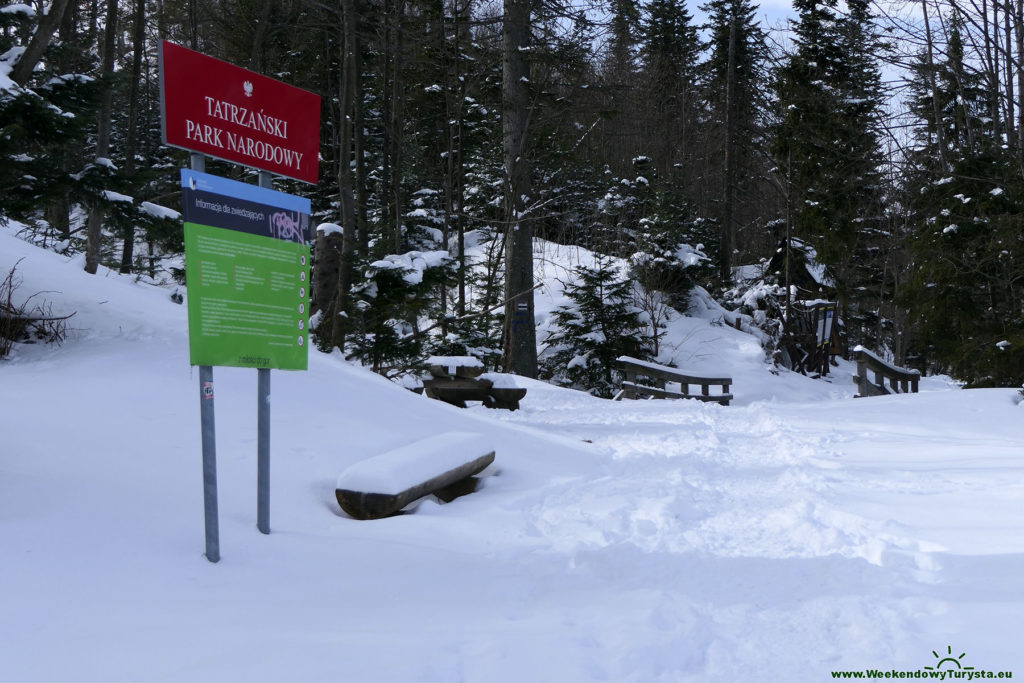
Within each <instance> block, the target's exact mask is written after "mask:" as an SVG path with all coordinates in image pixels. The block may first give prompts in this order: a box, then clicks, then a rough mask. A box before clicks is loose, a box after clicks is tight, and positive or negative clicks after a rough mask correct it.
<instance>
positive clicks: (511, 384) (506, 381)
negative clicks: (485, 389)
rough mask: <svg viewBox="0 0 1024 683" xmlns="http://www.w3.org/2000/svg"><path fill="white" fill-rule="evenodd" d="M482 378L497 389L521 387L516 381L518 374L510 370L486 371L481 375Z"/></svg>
mask: <svg viewBox="0 0 1024 683" xmlns="http://www.w3.org/2000/svg"><path fill="white" fill-rule="evenodd" d="M480 379H485V380H487V381H488V382H490V383H491V386H492V387H493V388H495V389H519V388H520V387H519V383H518V382H517V381H516V376H515V375H513V374H511V373H508V372H485V373H483V374H482V375H480Z"/></svg>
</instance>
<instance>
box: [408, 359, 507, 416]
mask: <svg viewBox="0 0 1024 683" xmlns="http://www.w3.org/2000/svg"><path fill="white" fill-rule="evenodd" d="M427 369H428V370H429V371H430V374H431V379H426V380H423V391H424V393H425V394H426V395H427V396H428V397H429V398H436V399H437V400H439V401H444V402H445V403H449V404H451V405H453V406H458V407H459V408H465V407H466V401H480V402H482V403H483V404H484V405H485V406H486V407H488V408H504V409H506V410H518V409H519V401H520V400H522V398H523V397H524V396H526V389H522V388H520V387H516V386H512V385H514V381H512V380H510V379H509V378H511V375H507V376H506V375H498V374H490V375H489V376H484V377H481V375H483V374H484V366H483V364H482V363H481V362H480V361H479V360H478V359H476V358H469V357H461V356H433V357H431V358H429V359H428V360H427Z"/></svg>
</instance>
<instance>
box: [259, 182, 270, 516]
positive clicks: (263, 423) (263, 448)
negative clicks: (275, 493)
mask: <svg viewBox="0 0 1024 683" xmlns="http://www.w3.org/2000/svg"><path fill="white" fill-rule="evenodd" d="M259 185H260V187H265V188H268V189H273V187H274V176H273V175H272V174H270V173H267V172H266V171H260V174H259ZM256 372H257V380H256V384H257V386H256V402H257V406H256V528H257V529H259V530H260V532H261V533H264V534H269V533H270V368H259V369H258V370H257V371H256Z"/></svg>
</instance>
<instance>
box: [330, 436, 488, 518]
mask: <svg viewBox="0 0 1024 683" xmlns="http://www.w3.org/2000/svg"><path fill="white" fill-rule="evenodd" d="M493 462H494V451H493V450H490V449H489V448H488V447H487V446H486V445H483V442H482V437H480V435H478V434H468V433H463V432H448V433H445V434H438V435H435V436H433V437H429V438H427V439H423V440H422V441H418V442H416V443H413V444H410V445H408V446H405V447H402V448H397V449H395V450H392V451H388V452H386V453H382V454H380V455H377V456H374V457H372V458H368V459H367V460H363V461H360V462H357V463H355V464H354V465H352V466H351V467H349V468H348V469H347V470H345V472H343V473H342V474H341V476H340V477H338V483H337V485H336V487H335V490H334V494H335V498H337V500H338V505H340V506H341V509H342V510H344V511H345V512H346V513H347V514H348V515H349V516H350V517H352V518H353V519H381V518H384V517H390V516H392V515H395V514H398V513H399V512H400V511H401V510H402V508H404V507H405V506H407V505H408V504H409V503H412V502H413V501H416V500H419V499H420V498H423V497H425V496H429V495H432V494H433V495H435V496H437V497H438V498H440V499H441V500H443V501H445V502H450V501H451V500H453V499H455V498H457V497H459V496H462V495H465V494H467V493H472V492H473V491H474V490H475V489H476V483H477V478H476V477H475V476H474V475H476V474H479V473H480V472H482V471H483V470H484V469H486V468H487V466H488V465H490V464H491V463H493Z"/></svg>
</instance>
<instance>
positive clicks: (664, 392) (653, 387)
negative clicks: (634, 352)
mask: <svg viewBox="0 0 1024 683" xmlns="http://www.w3.org/2000/svg"><path fill="white" fill-rule="evenodd" d="M616 363H617V364H618V366H619V368H620V369H621V370H622V372H623V374H624V375H625V377H626V379H625V380H624V381H623V382H622V390H621V391H619V393H618V394H616V396H615V400H616V401H618V400H620V399H622V398H630V399H636V398H640V397H646V398H695V399H697V400H699V401H716V402H718V403H721V404H722V405H723V406H727V405H729V401H731V400H732V398H733V396H732V394H730V393H729V387H730V386H731V385H732V378H731V377H706V376H703V375H691V374H688V373H686V372H684V371H683V370H680V369H678V368H670V367H668V366H665V365H658V364H657V363H651V362H649V361H645V360H639V359H637V358H632V357H630V356H619V357H618V358H617V359H616ZM637 377H644V378H646V381H645V382H643V383H639V382H637V381H636V380H637ZM670 384H678V385H679V390H678V391H676V390H675V389H673V388H672V387H671V386H670ZM691 384H698V385H700V387H701V393H699V394H691V393H690V385H691ZM712 386H721V387H722V393H720V394H712V393H711V391H710V388H711V387H712Z"/></svg>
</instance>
